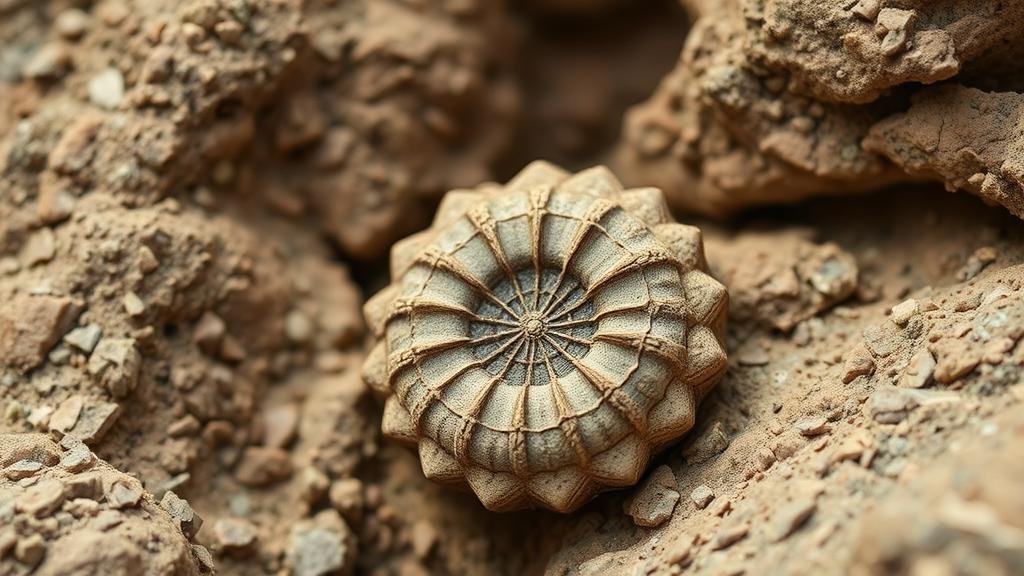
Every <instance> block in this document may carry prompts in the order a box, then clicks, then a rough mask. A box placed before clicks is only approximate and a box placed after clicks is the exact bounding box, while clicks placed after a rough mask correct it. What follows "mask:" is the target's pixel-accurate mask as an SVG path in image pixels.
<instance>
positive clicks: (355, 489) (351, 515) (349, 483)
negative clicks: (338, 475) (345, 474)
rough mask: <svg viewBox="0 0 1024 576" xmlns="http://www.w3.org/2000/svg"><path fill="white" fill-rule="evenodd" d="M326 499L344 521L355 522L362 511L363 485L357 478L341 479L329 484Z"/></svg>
mask: <svg viewBox="0 0 1024 576" xmlns="http://www.w3.org/2000/svg"><path fill="white" fill-rule="evenodd" d="M328 498H329V499H330V501H331V506H332V507H334V509H335V510H337V511H338V512H341V514H342V516H344V517H345V519H346V520H349V521H355V520H357V519H358V518H359V515H360V514H361V513H362V510H363V505H364V502H363V483H362V481H361V480H359V479H358V478H342V479H341V480H338V481H337V482H335V483H333V484H331V488H330V491H329V492H328Z"/></svg>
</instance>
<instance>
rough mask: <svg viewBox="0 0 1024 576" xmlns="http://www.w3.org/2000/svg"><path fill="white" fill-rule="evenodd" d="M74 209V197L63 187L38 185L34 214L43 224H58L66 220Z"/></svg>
mask: <svg viewBox="0 0 1024 576" xmlns="http://www.w3.org/2000/svg"><path fill="white" fill-rule="evenodd" d="M74 210H75V197H74V196H72V195H71V193H69V192H68V191H67V190H64V189H63V188H57V187H55V186H47V185H43V184H42V183H41V184H40V186H39V197H38V199H37V200H36V214H38V215H39V220H40V221H42V223H43V224H47V225H53V224H59V223H61V222H63V221H65V220H67V219H68V218H69V217H70V216H71V213H72V212H74Z"/></svg>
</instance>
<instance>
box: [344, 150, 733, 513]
mask: <svg viewBox="0 0 1024 576" xmlns="http://www.w3.org/2000/svg"><path fill="white" fill-rule="evenodd" d="M391 272H392V284H390V285H389V286H388V287H386V288H385V289H384V290H382V291H381V292H380V293H378V294H377V295H376V296H374V297H373V298H372V299H370V300H369V301H368V302H367V304H366V306H365V308H364V313H365V316H366V319H367V323H368V324H369V326H370V328H371V330H372V331H373V333H374V335H375V336H376V337H377V338H379V342H378V343H377V344H376V346H375V347H374V349H373V351H372V352H371V353H370V354H369V356H368V358H367V360H366V362H365V364H364V368H363V372H364V378H365V379H366V381H367V383H368V384H369V385H370V386H371V387H372V388H373V389H374V390H376V391H377V392H379V393H380V394H381V395H382V396H385V397H386V403H385V408H384V419H383V423H382V428H383V431H384V433H385V435H387V436H389V437H390V438H392V439H394V440H397V441H399V442H401V443H404V444H408V445H410V446H415V447H417V449H418V451H419V457H420V461H421V464H422V467H423V472H424V474H425V475H426V476H427V477H429V478H431V479H433V480H436V481H438V482H441V483H444V484H455V485H468V487H469V488H470V489H472V491H473V492H474V493H475V494H476V495H477V497H478V498H479V499H480V501H481V502H482V503H483V504H484V505H485V506H486V507H487V508H489V509H491V510H514V509H519V508H524V507H545V508H549V509H551V510H555V511H558V512H569V511H572V510H574V509H576V508H578V507H579V506H580V505H582V504H583V503H585V502H586V501H587V500H588V499H589V498H590V497H591V496H593V495H594V494H596V493H597V492H599V491H602V490H604V489H608V488H613V487H623V486H630V485H633V484H635V483H636V482H637V480H638V479H639V478H640V477H641V475H642V474H643V472H644V471H645V469H646V468H647V464H648V461H649V459H650V457H651V455H652V454H655V453H657V452H658V451H659V450H660V449H662V448H664V447H665V446H666V445H668V444H669V443H671V442H672V441H673V440H676V439H678V438H679V437H680V436H681V435H682V434H684V433H685V432H686V431H688V430H689V429H690V428H691V427H692V426H693V423H694V418H695V412H696V406H697V403H698V402H699V401H700V399H701V398H702V397H703V396H704V395H705V394H706V393H707V392H708V390H710V389H711V388H712V387H713V386H714V385H715V384H716V383H717V382H718V380H719V378H720V377H721V375H722V373H723V372H724V370H725V362H726V355H725V350H724V346H723V337H724V329H725V311H726V304H727V300H728V298H727V295H726V291H725V287H724V286H722V285H721V284H720V283H719V282H718V281H716V280H715V279H713V278H712V277H711V276H709V275H708V274H707V266H706V263H705V261H704V255H703V246H702V241H701V236H700V231H699V230H698V229H697V228H695V227H692V226H687V225H684V224H679V223H677V222H675V221H674V220H672V218H671V216H670V214H669V212H668V209H667V207H666V206H665V201H664V198H663V197H662V194H661V192H660V191H659V190H657V189H654V188H639V189H630V190H624V189H623V188H622V186H621V185H620V184H619V182H618V181H617V180H616V179H615V177H614V176H613V175H612V174H611V172H609V171H608V170H607V169H605V168H604V167H595V168H590V169H588V170H584V171H582V172H580V173H578V174H575V175H573V174H569V173H567V172H565V171H563V170H561V169H560V168H557V167H555V166H554V165H552V164H548V163H546V162H535V163H533V164H531V165H529V166H527V167H526V168H525V169H524V170H523V171H522V172H520V173H519V174H518V175H517V176H515V177H514V178H513V179H512V180H511V181H510V182H509V183H508V184H507V185H505V186H498V185H493V184H485V185H481V186H479V187H477V188H476V189H473V190H455V191H452V192H449V193H448V195H447V196H446V197H445V199H444V200H443V202H442V204H441V207H440V208H439V210H438V213H437V216H436V218H435V220H434V223H433V226H431V227H430V228H429V229H427V230H425V231H423V232H421V233H418V234H416V235H414V236H411V237H409V238H407V239H405V240H403V241H401V242H399V243H398V244H397V245H396V246H395V248H394V249H393V250H392V254H391Z"/></svg>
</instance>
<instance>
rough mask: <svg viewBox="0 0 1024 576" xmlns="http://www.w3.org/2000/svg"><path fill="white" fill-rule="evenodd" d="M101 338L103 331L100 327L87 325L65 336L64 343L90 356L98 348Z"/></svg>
mask: <svg viewBox="0 0 1024 576" xmlns="http://www.w3.org/2000/svg"><path fill="white" fill-rule="evenodd" d="M101 336H103V330H102V329H101V328H100V327H99V326H97V325H96V324H86V325H85V326H80V327H78V328H75V329H74V330H72V331H70V332H68V333H67V335H66V336H64V342H66V343H68V344H69V345H71V346H74V347H75V348H78V349H79V350H81V351H82V352H85V353H86V354H89V353H91V352H92V351H93V349H95V348H96V344H97V343H98V342H99V341H100V337H101Z"/></svg>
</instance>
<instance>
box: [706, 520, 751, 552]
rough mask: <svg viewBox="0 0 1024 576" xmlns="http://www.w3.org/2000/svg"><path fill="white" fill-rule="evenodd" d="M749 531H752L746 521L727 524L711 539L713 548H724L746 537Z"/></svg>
mask: <svg viewBox="0 0 1024 576" xmlns="http://www.w3.org/2000/svg"><path fill="white" fill-rule="evenodd" d="M748 532H750V526H748V525H747V523H746V522H737V523H732V524H726V525H724V526H722V528H721V529H719V531H718V533H717V534H715V538H714V539H713V540H712V541H711V549H712V550H724V549H726V548H728V547H730V546H732V545H733V544H735V543H737V542H739V541H740V540H743V539H744V538H746V536H747V533H748Z"/></svg>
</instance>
